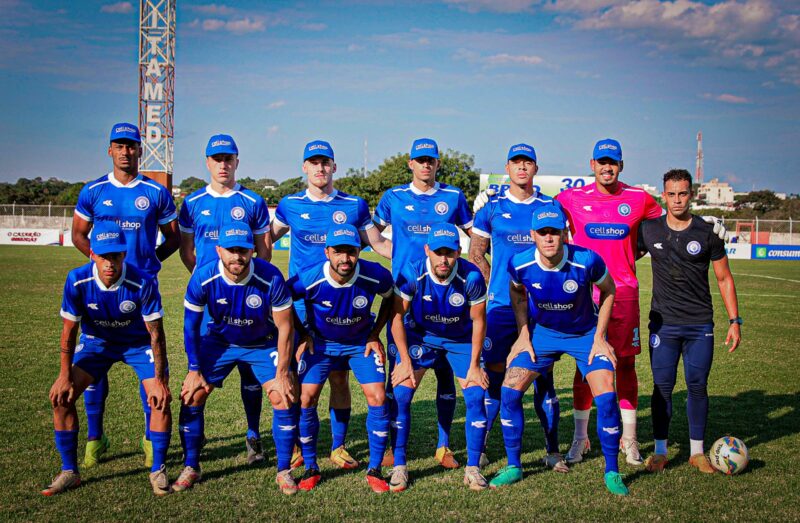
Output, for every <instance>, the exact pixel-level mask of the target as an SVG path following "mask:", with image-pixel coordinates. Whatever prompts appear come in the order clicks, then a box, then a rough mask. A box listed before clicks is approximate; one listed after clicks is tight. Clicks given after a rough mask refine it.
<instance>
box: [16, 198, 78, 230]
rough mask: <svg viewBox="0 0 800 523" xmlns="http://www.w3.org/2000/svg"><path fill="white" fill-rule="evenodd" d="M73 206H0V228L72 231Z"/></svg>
mask: <svg viewBox="0 0 800 523" xmlns="http://www.w3.org/2000/svg"><path fill="white" fill-rule="evenodd" d="M74 212H75V206H74V205H17V204H13V203H12V204H0V228H4V229H58V230H69V229H72V215H73V214H74Z"/></svg>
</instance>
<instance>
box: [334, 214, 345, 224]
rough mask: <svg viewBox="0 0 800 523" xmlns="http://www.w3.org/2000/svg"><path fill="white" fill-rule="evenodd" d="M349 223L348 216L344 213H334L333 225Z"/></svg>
mask: <svg viewBox="0 0 800 523" xmlns="http://www.w3.org/2000/svg"><path fill="white" fill-rule="evenodd" d="M346 221H347V215H346V214H345V213H344V211H336V212H335V213H333V223H335V224H338V225H341V224H343V223H344V222H346Z"/></svg>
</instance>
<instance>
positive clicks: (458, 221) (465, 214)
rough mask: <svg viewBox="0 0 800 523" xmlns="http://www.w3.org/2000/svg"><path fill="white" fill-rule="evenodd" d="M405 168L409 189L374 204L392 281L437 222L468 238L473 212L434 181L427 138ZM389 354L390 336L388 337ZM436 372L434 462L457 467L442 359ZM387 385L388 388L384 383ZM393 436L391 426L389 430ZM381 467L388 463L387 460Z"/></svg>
mask: <svg viewBox="0 0 800 523" xmlns="http://www.w3.org/2000/svg"><path fill="white" fill-rule="evenodd" d="M408 167H409V169H410V170H411V174H412V180H411V183H409V184H408V185H400V186H397V187H393V188H392V189H389V190H388V191H386V192H385V193H383V196H382V197H381V199H380V201H379V202H378V207H377V208H376V209H375V216H374V220H375V222H376V224H377V227H378V229H380V230H381V231H383V230H384V229H385V228H386V227H388V226H389V225H391V227H392V276H393V277H394V278H395V280H397V278H398V276H399V275H400V270H401V269H402V268H403V267H405V266H407V265H408V264H409V263H411V262H413V261H414V260H415V259H418V258H421V257H422V255H423V247H424V245H425V242H426V240H427V237H428V233H429V232H430V230H431V227H432V226H433V225H436V224H440V223H452V224H453V225H456V226H458V227H460V228H461V229H463V230H464V231H465V232H466V233H467V234H470V231H471V227H472V213H471V212H470V210H469V207H468V206H467V200H466V199H465V198H464V194H463V193H462V192H461V190H460V189H458V188H456V187H451V186H449V185H446V184H443V183H439V182H437V181H436V171H437V170H438V169H439V146H438V145H437V144H436V142H435V141H433V140H431V139H430V138H420V139H418V140H415V141H414V143H413V144H412V145H411V152H410V154H409V161H408ZM387 338H388V340H387V341H388V345H389V350H390V352H391V351H392V350H394V348H393V347H394V342H393V340H392V338H391V332H389V333H387ZM393 365H394V358H391V357H390V358H389V370H390V371H391V369H392V368H393ZM434 372H435V373H436V411H437V414H438V421H439V441H438V442H437V445H436V447H437V448H436V459H437V460H438V461H439V463H441V464H442V466H444V467H445V468H457V467H458V462H457V461H456V460H455V458H454V456H453V452H452V451H451V450H450V427H451V426H452V424H453V414H454V412H455V408H456V395H455V394H456V389H455V383H454V380H453V370H452V369H451V368H450V365H449V363H448V362H447V361H446V360H444V359H442V360H441V361H440V363H439V364H438V365H437V366H436V367H434ZM389 387H391V384H390V385H389ZM393 396H394V394H393V393H392V392H391V389H390V388H387V397H389V399H390V401H391V403H390V413H389V416H390V418H392V422H393V424H394V421H395V419H394V417H395V413H396V412H397V410H396V407H397V404H396V402H395V401H394V400H393ZM392 432H393V437H394V427H392ZM387 458H388V459H387V460H385V461H384V465H390V464H391V458H390V457H388V456H387Z"/></svg>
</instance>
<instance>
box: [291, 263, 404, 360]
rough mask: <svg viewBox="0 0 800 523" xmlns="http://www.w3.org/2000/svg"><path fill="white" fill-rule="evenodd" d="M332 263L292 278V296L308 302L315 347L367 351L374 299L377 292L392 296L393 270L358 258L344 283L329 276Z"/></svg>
mask: <svg viewBox="0 0 800 523" xmlns="http://www.w3.org/2000/svg"><path fill="white" fill-rule="evenodd" d="M329 270H330V262H325V263H324V264H322V265H321V266H320V267H318V268H317V269H316V270H306V271H304V272H302V273H300V274H298V275H296V276H294V277H293V278H292V279H291V280H289V281H290V285H291V288H292V294H293V297H294V298H295V299H296V300H304V301H305V302H306V310H307V311H308V312H307V315H308V323H309V328H310V329H311V332H312V333H313V335H314V337H315V338H317V339H319V340H320V342H321V343H317V344H315V348H314V350H315V351H316V350H322V351H323V352H324V353H325V354H329V355H332V356H338V355H341V354H358V353H361V352H364V345H365V344H366V343H367V338H368V337H369V334H370V332H371V331H372V328H373V326H374V322H373V319H372V314H371V312H370V311H371V310H372V302H373V301H374V300H375V296H376V295H378V294H379V295H381V296H382V297H383V298H384V299H386V298H389V297H391V296H392V295H393V292H392V290H393V287H394V282H393V280H392V275H391V273H390V272H389V271H388V270H387V269H385V268H384V267H383V266H382V265H381V264H379V263H375V262H370V261H367V260H358V263H357V264H356V268H355V274H354V275H353V277H352V278H351V279H350V281H349V282H347V283H345V284H344V285H342V284H339V283H337V282H336V281H335V280H334V279H333V278H332V277H331V275H330V272H329Z"/></svg>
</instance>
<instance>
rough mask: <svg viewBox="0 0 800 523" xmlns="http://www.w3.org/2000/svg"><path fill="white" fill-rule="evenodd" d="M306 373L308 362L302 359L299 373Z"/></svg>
mask: <svg viewBox="0 0 800 523" xmlns="http://www.w3.org/2000/svg"><path fill="white" fill-rule="evenodd" d="M305 371H306V360H304V359H301V360H300V363H298V364H297V373H298V374H303V373H304V372H305Z"/></svg>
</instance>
